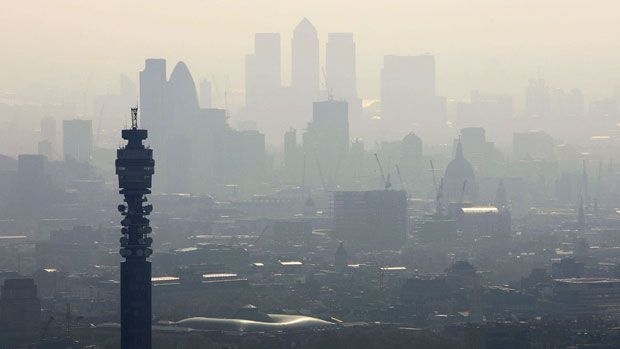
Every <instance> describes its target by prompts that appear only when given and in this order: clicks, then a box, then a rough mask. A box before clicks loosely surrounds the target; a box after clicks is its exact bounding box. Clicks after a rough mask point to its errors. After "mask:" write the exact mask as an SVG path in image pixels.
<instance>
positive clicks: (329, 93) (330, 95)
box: [321, 67, 334, 102]
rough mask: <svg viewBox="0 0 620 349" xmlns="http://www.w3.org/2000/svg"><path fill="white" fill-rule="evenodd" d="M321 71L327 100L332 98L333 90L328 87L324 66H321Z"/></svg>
mask: <svg viewBox="0 0 620 349" xmlns="http://www.w3.org/2000/svg"><path fill="white" fill-rule="evenodd" d="M321 71H322V72H323V80H325V91H326V92H327V100H328V101H330V102H331V101H333V100H334V90H333V89H331V88H330V87H329V82H328V81H327V74H326V73H325V68H324V67H321Z"/></svg>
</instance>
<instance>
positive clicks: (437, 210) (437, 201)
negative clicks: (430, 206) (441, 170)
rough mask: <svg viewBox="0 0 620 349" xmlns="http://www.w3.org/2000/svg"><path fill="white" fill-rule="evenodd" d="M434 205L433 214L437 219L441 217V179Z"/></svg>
mask: <svg viewBox="0 0 620 349" xmlns="http://www.w3.org/2000/svg"><path fill="white" fill-rule="evenodd" d="M435 205H436V206H435V214H436V215H437V216H438V217H443V178H442V179H441V181H440V182H439V188H438V189H437V196H435Z"/></svg>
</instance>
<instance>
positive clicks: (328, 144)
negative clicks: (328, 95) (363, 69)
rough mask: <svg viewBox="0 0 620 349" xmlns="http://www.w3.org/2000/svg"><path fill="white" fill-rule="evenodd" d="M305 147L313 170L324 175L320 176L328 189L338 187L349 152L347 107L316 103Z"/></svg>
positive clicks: (325, 102)
mask: <svg viewBox="0 0 620 349" xmlns="http://www.w3.org/2000/svg"><path fill="white" fill-rule="evenodd" d="M303 146H304V151H305V153H306V155H307V156H311V157H312V158H313V159H314V160H316V161H315V162H316V164H315V166H313V167H312V168H315V169H316V170H318V172H322V173H318V174H319V176H321V177H323V178H322V181H324V182H326V183H327V184H328V185H332V184H335V183H337V181H338V171H339V169H340V166H341V164H342V163H343V162H344V161H345V159H346V158H347V156H348V152H349V118H348V103H347V102H346V101H334V100H328V101H324V102H315V103H314V104H313V111H312V121H311V122H310V123H308V127H307V131H306V133H305V134H304V140H303ZM316 172H317V171H314V173H315V174H316ZM315 178H316V177H315Z"/></svg>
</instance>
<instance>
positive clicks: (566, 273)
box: [551, 258, 585, 279]
mask: <svg viewBox="0 0 620 349" xmlns="http://www.w3.org/2000/svg"><path fill="white" fill-rule="evenodd" d="M584 272H585V264H584V263H582V262H577V261H576V260H575V258H562V259H561V260H559V261H557V262H553V264H551V277H553V278H554V279H571V278H580V277H583V276H584Z"/></svg>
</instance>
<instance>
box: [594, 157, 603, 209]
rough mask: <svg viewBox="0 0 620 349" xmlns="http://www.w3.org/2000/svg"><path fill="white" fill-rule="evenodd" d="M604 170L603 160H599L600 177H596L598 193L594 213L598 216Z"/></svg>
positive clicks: (595, 197)
mask: <svg viewBox="0 0 620 349" xmlns="http://www.w3.org/2000/svg"><path fill="white" fill-rule="evenodd" d="M602 172H603V162H602V161H599V162H598V178H597V179H596V193H595V196H594V214H596V215H597V216H598V213H599V212H598V208H599V207H598V200H599V195H600V193H601V176H602Z"/></svg>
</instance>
